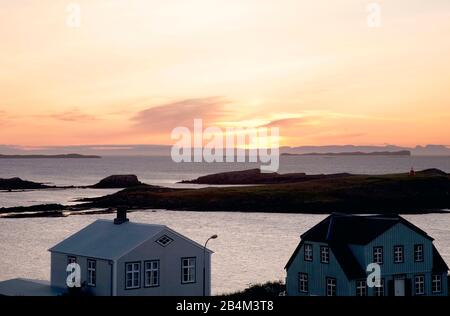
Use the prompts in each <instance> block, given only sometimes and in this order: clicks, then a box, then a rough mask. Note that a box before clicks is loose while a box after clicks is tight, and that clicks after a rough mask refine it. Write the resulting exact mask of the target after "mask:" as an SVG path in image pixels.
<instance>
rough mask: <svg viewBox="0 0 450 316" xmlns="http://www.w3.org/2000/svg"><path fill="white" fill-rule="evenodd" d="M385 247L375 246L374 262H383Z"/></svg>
mask: <svg viewBox="0 0 450 316" xmlns="http://www.w3.org/2000/svg"><path fill="white" fill-rule="evenodd" d="M383 260H384V258H383V247H381V246H378V247H373V262H374V263H377V264H383Z"/></svg>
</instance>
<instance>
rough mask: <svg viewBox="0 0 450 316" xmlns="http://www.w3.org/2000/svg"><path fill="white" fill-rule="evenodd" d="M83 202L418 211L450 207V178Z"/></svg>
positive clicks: (376, 179)
mask: <svg viewBox="0 0 450 316" xmlns="http://www.w3.org/2000/svg"><path fill="white" fill-rule="evenodd" d="M275 177H276V176H275ZM85 202H87V203H86V204H84V206H85V207H116V206H118V205H121V206H126V207H128V208H160V209H171V210H190V211H227V212H231V211H241V212H281V213H331V212H342V213H371V212H373V213H404V214H416V213H428V212H438V211H439V210H441V209H446V208H450V176H449V175H448V174H446V173H444V172H442V171H440V170H436V169H430V170H425V171H421V172H417V173H416V174H415V175H413V176H412V175H409V174H390V175H346V174H341V175H337V176H336V175H330V176H305V177H304V179H302V181H300V182H294V183H279V184H278V183H277V184H264V185H258V186H240V187H222V188H217V187H209V188H202V189H168V188H162V187H154V186H146V185H144V186H137V187H132V188H127V189H125V190H122V191H120V192H117V193H115V194H112V195H107V196H104V197H100V198H94V199H88V200H85Z"/></svg>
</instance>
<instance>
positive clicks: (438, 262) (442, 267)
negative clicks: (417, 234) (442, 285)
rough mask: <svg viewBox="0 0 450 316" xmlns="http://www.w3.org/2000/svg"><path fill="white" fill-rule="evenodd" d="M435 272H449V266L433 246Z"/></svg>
mask: <svg viewBox="0 0 450 316" xmlns="http://www.w3.org/2000/svg"><path fill="white" fill-rule="evenodd" d="M432 270H433V272H440V273H442V272H447V271H448V265H447V264H446V263H445V261H444V259H443V258H442V257H441V255H440V254H439V251H437V249H436V247H435V246H434V245H433V268H432Z"/></svg>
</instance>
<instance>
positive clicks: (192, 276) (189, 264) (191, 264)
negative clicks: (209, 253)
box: [181, 257, 197, 284]
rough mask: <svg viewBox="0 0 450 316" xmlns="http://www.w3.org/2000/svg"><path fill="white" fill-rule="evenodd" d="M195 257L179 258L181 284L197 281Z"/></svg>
mask: <svg viewBox="0 0 450 316" xmlns="http://www.w3.org/2000/svg"><path fill="white" fill-rule="evenodd" d="M196 271H197V258H196V257H187V258H181V284H190V283H196V282H197V273H196Z"/></svg>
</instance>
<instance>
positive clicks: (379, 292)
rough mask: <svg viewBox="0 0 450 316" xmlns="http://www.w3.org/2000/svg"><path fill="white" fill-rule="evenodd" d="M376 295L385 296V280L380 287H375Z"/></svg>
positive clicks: (381, 281)
mask: <svg viewBox="0 0 450 316" xmlns="http://www.w3.org/2000/svg"><path fill="white" fill-rule="evenodd" d="M374 294H375V296H384V295H385V292H384V278H381V279H380V286H375V287H374Z"/></svg>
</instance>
